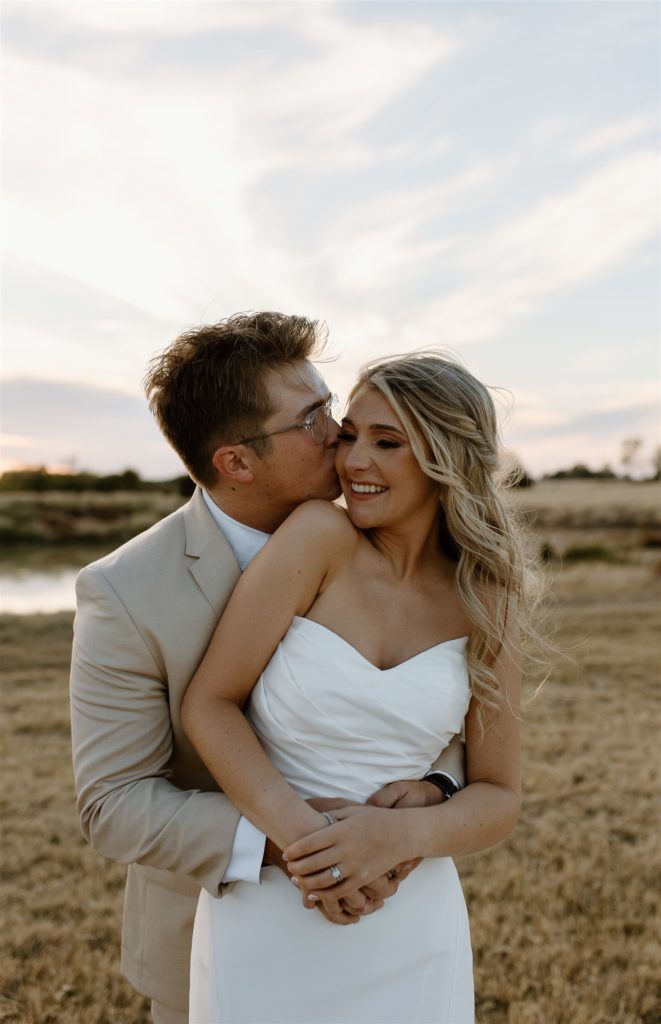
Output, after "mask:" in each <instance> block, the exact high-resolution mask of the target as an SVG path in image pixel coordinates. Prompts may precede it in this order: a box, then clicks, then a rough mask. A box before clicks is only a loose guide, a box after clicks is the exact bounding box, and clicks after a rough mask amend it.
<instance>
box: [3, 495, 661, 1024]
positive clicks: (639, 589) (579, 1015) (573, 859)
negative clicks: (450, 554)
mask: <svg viewBox="0 0 661 1024" xmlns="http://www.w3.org/2000/svg"><path fill="white" fill-rule="evenodd" d="M522 494H524V496H525V497H526V499H527V497H528V495H530V497H531V498H532V495H533V494H534V489H533V491H532V492H522ZM657 496H658V490H657ZM650 515H651V516H652V518H651V519H650V520H647V521H646V522H645V524H642V523H641V522H637V524H636V525H635V526H630V527H625V526H623V525H621V524H620V525H617V526H615V525H611V526H610V527H608V528H607V527H605V526H597V525H596V524H595V525H594V529H595V530H597V531H599V530H608V534H607V535H606V534H599V536H602V539H604V537H605V541H606V543H605V548H607V550H609V551H612V552H613V553H614V555H615V556H616V557H615V558H614V559H610V558H600V557H599V556H598V555H597V556H596V557H595V558H592V557H590V558H581V559H576V560H572V559H569V560H566V561H565V563H564V567H563V568H562V570H561V571H560V568H559V565H560V563H559V562H556V561H552V562H551V563H550V565H549V567H548V569H547V570H546V571H547V572H548V573H549V574H550V576H551V577H552V579H553V591H554V594H555V598H556V604H555V608H554V610H553V612H552V618H553V620H554V622H555V625H556V627H557V636H556V643H557V645H558V648H559V653H558V654H557V655H556V656H554V659H553V666H552V674H551V678H550V680H549V681H548V682H547V684H546V686H545V688H544V689H543V691H542V693H541V694H540V695H539V696H538V697H537V699H536V700H535V701H534V702H533V703H531V704H530V705H529V706H528V707H527V709H526V712H525V719H526V724H525V728H524V766H525V767H524V778H525V788H526V799H525V807H524V811H523V815H522V819H521V822H520V824H519V826H518V828H517V829H516V831H515V833H514V834H513V836H512V837H511V838H510V839H509V840H508V841H507V843H505V844H504V845H502V846H501V847H498V848H497V849H495V850H492V851H487V852H485V853H482V854H479V855H476V856H473V857H470V858H465V859H463V860H462V861H461V862H460V864H459V869H460V873H461V876H462V880H463V883H464V888H465V892H466V896H467V899H468V903H469V909H470V916H471V923H472V932H473V945H474V951H475V973H476V990H477V1019H478V1021H479V1022H480V1024H611V1022H613V1024H634V1022H636V1024H654V1022H658V1021H661V993H660V991H659V986H658V982H657V980H655V979H656V978H658V961H659V944H658V931H657V926H656V921H657V920H658V903H659V896H658V892H657V889H656V887H655V880H656V879H657V878H658V867H659V864H658V861H659V855H658V850H657V846H658V843H657V837H656V827H657V825H658V818H657V816H656V815H655V807H654V800H655V799H657V800H658V779H657V775H658V768H659V757H658V752H657V746H658V739H657V736H658V717H659V716H658V711H657V708H658V698H657V696H656V690H657V689H658V681H659V667H660V664H659V654H660V648H659V618H660V617H659V607H660V601H661V572H660V571H659V559H660V555H659V552H658V550H657V549H656V548H655V546H654V545H653V544H652V545H650V544H647V542H646V539H645V538H646V536H647V534H646V533H645V531H646V530H648V529H649V528H650V524H651V525H653V524H654V519H653V515H652V513H650ZM550 528H551V527H550V526H546V525H542V527H541V530H542V533H540V534H539V536H538V539H539V538H542V537H543V531H544V530H546V529H550ZM557 528H558V529H563V528H564V527H563V524H562V523H561V524H560V526H558V527H557ZM571 529H572V530H574V529H576V530H578V529H581V531H582V538H583V545H584V547H590V546H592V547H593V548H594V547H597V548H598V547H599V545H596V544H595V543H593V541H594V537H593V536H592V530H591V529H588V528H587V527H586V526H583V527H582V528H579V527H577V526H576V527H572V528H571ZM622 531H629V532H628V533H627V534H626V536H627V538H628V539H627V542H626V543H625V544H624V545H623V546H621V537H622ZM632 531H633V532H632ZM641 531H642V532H641ZM618 538H620V540H618ZM71 618H72V617H71V615H69V614H59V615H50V616H31V617H24V618H18V617H11V616H5V617H3V618H2V619H0V640H1V642H2V649H3V664H4V667H5V685H4V687H3V698H2V699H3V708H2V721H3V731H4V736H3V781H4V786H3V789H2V794H1V803H0V812H1V813H2V818H3V822H4V829H3V872H2V880H1V891H2V897H3V904H4V906H5V907H6V912H5V924H4V928H3V954H2V961H1V964H0V1021H5V1022H25V1024H146V1022H147V1020H148V1014H147V1006H146V1003H145V1001H144V1000H143V999H141V998H140V997H139V996H137V995H136V994H135V993H134V992H133V991H132V990H131V989H130V987H129V986H128V985H127V984H126V983H125V982H124V981H123V979H122V978H121V977H120V975H119V970H118V945H119V922H120V915H121V901H122V888H123V878H124V869H123V868H121V867H119V866H118V865H115V864H111V863H108V862H106V861H103V860H102V858H100V857H99V856H98V855H97V854H95V853H94V852H92V851H91V850H89V849H88V848H87V847H86V846H85V844H84V842H83V840H82V838H81V836H80V833H79V829H78V823H77V820H76V816H75V812H74V808H73V800H74V798H73V787H72V779H71V769H70V761H69V728H68V695H67V676H68V657H69V645H70V630H71ZM531 685H532V684H531ZM657 807H658V802H657ZM336 981H337V979H336Z"/></svg>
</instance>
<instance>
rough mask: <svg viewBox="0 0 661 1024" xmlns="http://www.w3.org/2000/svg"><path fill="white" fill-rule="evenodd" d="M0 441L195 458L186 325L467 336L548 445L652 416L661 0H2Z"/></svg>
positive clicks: (470, 355) (421, 339)
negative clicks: (174, 438) (302, 317)
mask: <svg viewBox="0 0 661 1024" xmlns="http://www.w3.org/2000/svg"><path fill="white" fill-rule="evenodd" d="M3 12H4V16H3V50H4V60H3V79H4V97H5V99H4V106H5V114H4V126H3V134H4V140H3V150H4V182H3V190H4V200H3V217H4V239H5V257H4V284H3V309H2V317H3V339H4V340H3V361H2V374H3V380H2V392H3V395H2V397H3V409H4V411H3V420H2V429H3V433H4V445H3V456H4V460H5V461H4V466H5V467H8V466H10V465H12V464H16V463H31V464H49V465H52V466H54V465H58V464H62V463H66V464H69V465H71V466H75V467H78V468H89V469H93V470H97V471H102V472H105V471H107V472H110V471H114V470H120V469H123V468H126V467H128V466H131V467H134V468H136V469H137V470H139V471H140V472H141V473H142V474H143V475H145V476H147V477H159V476H167V475H173V474H175V473H177V472H179V463H178V461H177V459H176V457H175V456H174V455H173V454H172V453H170V452H169V450H168V449H167V447H166V445H165V443H164V442H163V441H162V440H161V439H160V436H159V435H158V432H157V431H156V428H155V427H154V426H153V424H152V423H151V420H150V417H149V413H148V411H147V410H146V408H145V403H144V399H143V397H142V393H141V379H142V377H143V374H144V369H145V365H146V363H147V361H148V360H149V358H150V356H151V355H153V354H154V353H155V352H157V351H158V350H160V349H162V348H163V347H164V346H165V345H166V344H167V343H168V341H169V340H171V339H172V338H173V337H175V336H176V335H177V334H178V333H179V332H180V331H182V330H184V329H187V328H189V327H191V326H192V325H195V324H200V323H204V322H210V321H213V320H217V319H220V318H221V317H223V316H225V315H227V314H229V313H231V312H235V311H237V310H245V309H265V308H269V309H280V310H284V311H286V312H297V313H305V314H307V315H309V316H312V317H319V318H322V319H324V320H326V322H327V323H328V326H329V330H330V336H331V339H332V343H333V352H334V355H335V356H336V359H335V361H334V362H332V363H330V364H329V365H328V366H327V367H326V368H325V373H326V377H327V379H328V381H329V383H330V385H331V386H332V387H333V388H334V389H335V390H337V391H338V392H339V393H340V395H341V396H342V395H346V393H347V390H348V387H349V385H350V383H351V380H352V377H353V374H354V373H355V370H356V368H357V367H358V366H359V365H360V364H361V363H363V362H364V361H366V360H367V359H370V358H373V357H374V356H378V355H382V354H386V353H391V352H401V351H404V350H409V349H413V348H417V347H421V346H440V347H443V348H445V349H450V350H451V351H453V352H454V353H456V354H458V355H459V356H460V357H461V358H462V359H463V361H464V362H465V363H466V364H467V365H468V366H469V368H470V369H471V370H473V372H475V373H476V374H477V375H478V376H480V377H481V378H482V379H483V380H484V381H485V382H487V383H489V384H491V385H494V386H498V387H502V388H506V389H508V390H509V392H510V393H511V397H507V396H505V397H501V398H500V399H499V401H500V402H501V406H502V408H503V416H504V433H505V440H506V443H507V445H508V446H509V447H510V448H511V449H513V450H514V451H516V452H517V453H518V454H519V456H520V458H521V459H522V460H523V462H524V464H525V465H526V466H527V467H528V468H529V470H531V471H533V472H535V473H540V472H543V471H548V470H553V469H556V468H558V467H561V466H567V465H571V464H573V463H575V462H577V461H585V462H588V463H589V464H591V465H594V466H598V465H601V464H603V463H604V462H606V461H610V462H611V463H613V464H614V465H617V461H618V458H619V454H620V447H621V441H622V439H624V438H627V437H634V436H639V437H641V438H643V439H644V441H645V445H646V450H647V451H648V452H651V450H652V447H653V445H654V444H655V443H657V441H658V433H657V431H658V427H657V423H658V413H657V412H656V409H657V408H658V397H659V395H658V389H659V385H658V380H659V357H658V332H659V298H658V288H659V285H658V280H659V243H658V224H659V193H658V184H657V159H658V123H659V101H658V57H657V53H658V45H659V7H658V6H657V4H656V3H648V2H643V3H638V2H635V0H626V2H608V3H602V2H561V0H553V2H548V3H547V2H533V0H528V2H519V3H508V2H494V0H490V2H481V3H474V2H471V0H463V2H462V0H458V2H441V0H436V2H423V3H419V2H416V0H404V2H398V0H394V2H379V0H372V2H367V3H364V2H361V0H352V2H349V3H326V2H316V0H299V2H295V3H289V2H279V0H269V2H261V0H242V2H232V0H228V2H215V0H207V2H203V3H196V2H186V3H179V2H169V0H168V2H148V3H143V2H142V0H130V2H126V3H125V2H123V0H114V2H86V3H64V2H48V3H40V2H5V3H4V4H3Z"/></svg>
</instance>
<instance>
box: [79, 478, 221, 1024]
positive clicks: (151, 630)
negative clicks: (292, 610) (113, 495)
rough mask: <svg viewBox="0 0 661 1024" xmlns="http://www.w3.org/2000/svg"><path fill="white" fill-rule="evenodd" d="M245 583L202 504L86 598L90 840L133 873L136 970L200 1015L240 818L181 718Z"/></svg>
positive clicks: (147, 990)
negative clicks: (198, 918) (216, 913)
mask: <svg viewBox="0 0 661 1024" xmlns="http://www.w3.org/2000/svg"><path fill="white" fill-rule="evenodd" d="M239 575H240V570H239V566H238V564H237V562H236V559H235V557H234V554H233V552H232V549H231V548H230V546H229V544H228V543H227V541H226V540H225V537H224V536H223V534H222V532H221V531H220V530H219V529H218V526H217V525H216V523H215V522H214V520H213V518H212V516H211V515H210V513H209V510H208V509H207V507H206V505H205V503H204V499H203V497H202V494H201V492H200V491H199V490H198V491H197V492H196V493H195V495H194V496H193V498H192V499H191V501H190V502H189V503H188V504H187V505H185V506H184V507H183V508H182V509H179V510H178V511H176V512H174V513H173V514H172V515H170V516H168V517H167V518H166V519H164V520H163V521H162V522H160V523H158V524H157V525H156V526H154V527H153V528H152V529H151V530H148V531H147V532H146V533H144V534H141V535H140V536H139V537H136V538H135V539H134V540H132V541H129V543H128V544H125V545H124V546H123V547H121V548H119V550H117V551H115V552H114V553H113V554H111V555H108V556H107V557H106V558H102V559H101V560H100V561H98V562H95V563H93V564H92V565H90V566H88V567H87V568H86V569H84V570H83V571H82V572H81V574H80V576H79V577H78V581H77V584H76V594H77V600H78V611H77V614H76V619H75V624H74V647H73V659H72V668H71V712H72V741H73V756H74V774H75V781H76V792H77V794H78V811H79V814H80V820H81V824H82V828H83V832H84V834H85V837H86V839H87V840H88V842H90V843H91V845H92V846H93V847H94V848H95V849H96V850H99V851H100V852H101V853H102V854H103V855H104V856H106V857H109V858H111V859H113V860H117V861H120V862H122V863H125V864H129V865H130V866H129V870H128V879H127V886H126V897H125V903H124V926H123V935H122V970H123V972H124V974H125V975H126V977H127V978H128V979H129V981H130V982H131V983H132V984H133V985H134V986H135V988H137V989H138V991H140V992H142V993H144V994H145V995H147V996H149V997H151V998H155V999H158V1000H159V1001H160V1002H163V1003H165V1004H166V1005H168V1006H173V1007H177V1008H180V1009H182V1010H183V1009H186V1007H187V1005H188V961H189V957H190V942H191V934H192V926H193V916H194V913H195V907H196V902H197V896H198V893H199V891H200V887H202V886H203V887H204V888H205V889H208V890H209V892H211V893H212V894H213V895H219V892H220V881H221V879H222V877H223V874H224V872H225V869H226V866H227V863H228V861H229V858H230V855H231V851H232V842H233V839H234V833H235V831H236V826H237V823H238V820H239V812H238V811H237V810H236V808H235V807H234V806H233V805H232V804H231V803H230V802H229V801H228V800H227V798H226V797H225V796H223V795H222V794H221V793H219V792H218V787H217V786H216V784H215V782H214V780H213V779H212V777H211V776H210V775H209V773H208V771H207V770H206V768H205V767H204V765H203V764H202V762H201V761H200V759H199V757H198V756H197V754H196V753H195V751H194V750H193V748H192V747H191V745H190V743H189V742H188V740H187V739H186V737H185V735H184V733H183V731H182V728H181V721H180V707H181V701H182V699H183V695H184V692H185V690H186V686H187V685H188V683H189V682H190V679H191V677H192V675H193V673H194V671H195V669H196V668H197V665H198V662H199V661H200V658H201V657H202V654H203V653H204V651H205V649H206V646H207V644H208V642H209V639H210V637H211V634H212V632H213V629H214V627H215V625H216V623H217V621H218V618H219V616H220V614H221V612H222V610H223V608H224V607H225V604H226V602H227V600H228V599H229V596H230V594H231V593H232V590H233V588H234V586H235V584H236V581H237V580H238V578H239Z"/></svg>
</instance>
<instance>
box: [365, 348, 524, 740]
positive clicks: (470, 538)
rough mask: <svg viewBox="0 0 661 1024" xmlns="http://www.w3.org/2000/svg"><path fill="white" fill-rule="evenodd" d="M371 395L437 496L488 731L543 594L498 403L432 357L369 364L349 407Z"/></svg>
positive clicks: (450, 364) (453, 366) (474, 687)
mask: <svg viewBox="0 0 661 1024" xmlns="http://www.w3.org/2000/svg"><path fill="white" fill-rule="evenodd" d="M366 386H367V387H373V388H376V389H378V390H379V391H380V392H381V393H382V394H383V395H384V397H385V398H386V399H387V400H388V402H389V403H390V405H391V406H392V408H393V409H394V411H395V412H396V413H397V415H398V417H399V419H400V420H401V422H402V424H403V426H404V429H405V431H406V433H407V435H408V438H409V441H410V443H411V449H412V451H413V454H414V455H415V458H416V459H417V461H418V463H419V464H420V467H421V468H422V470H423V472H425V473H426V474H427V476H429V477H431V479H432V480H435V481H436V482H437V483H438V484H439V486H440V495H439V498H440V510H439V519H440V527H441V537H440V540H441V544H442V546H443V548H444V550H445V551H446V552H447V553H448V554H449V555H450V557H452V558H453V560H454V561H455V562H456V566H457V568H456V585H457V590H458V593H459V598H460V600H461V602H462V604H463V606H464V608H465V610H466V612H467V614H468V616H469V618H470V620H471V622H472V623H473V632H472V634H471V637H470V639H469V641H468V645H467V648H466V658H467V662H468V671H469V677H470V684H471V691H472V693H473V696H474V697H475V699H476V701H477V702H478V721H479V723H480V727H481V728H482V730H483V731H484V723H485V720H486V715H487V712H488V709H496V708H497V707H498V706H499V703H500V700H501V697H502V695H501V694H500V690H499V685H498V679H497V676H496V672H495V665H496V660H497V658H498V657H499V655H500V654H501V653H502V652H504V653H505V654H506V655H507V656H509V657H512V658H518V645H519V638H521V639H522V640H523V639H525V638H526V637H528V638H530V637H532V638H533V639H538V634H537V631H536V630H535V628H534V626H533V625H532V622H531V612H532V608H533V605H535V604H536V603H537V599H538V597H539V588H538V587H537V586H536V582H535V579H534V576H535V575H536V574H533V573H531V568H530V567H529V566H528V564H527V560H526V557H525V554H524V545H523V540H522V533H521V530H520V528H519V526H518V524H517V523H516V521H515V519H514V516H513V514H512V512H511V511H510V510H509V509H508V508H507V506H506V504H505V503H504V501H503V497H502V489H503V488H502V484H500V483H499V481H498V475H499V470H500V468H501V467H500V452H501V447H500V443H499V433H498V421H497V416H496V409H495V406H494V402H493V399H492V397H491V395H490V394H489V391H488V390H487V388H486V387H485V386H484V385H483V384H481V383H480V381H478V380H477V379H476V378H475V377H474V376H473V375H472V374H471V373H469V372H468V370H466V369H465V367H463V366H461V365H460V364H459V363H457V362H455V361H454V360H452V359H449V358H447V357H446V356H445V355H443V354H441V353H438V352H435V351H425V352H416V353H413V354H410V355H406V356H395V357H392V358H389V359H386V360H379V361H377V362H373V363H369V364H368V365H367V366H365V367H363V369H362V370H361V371H360V375H359V378H358V381H357V383H356V385H355V386H354V388H353V390H352V393H351V397H353V395H354V394H355V393H356V392H357V391H358V390H359V389H360V388H363V387H366Z"/></svg>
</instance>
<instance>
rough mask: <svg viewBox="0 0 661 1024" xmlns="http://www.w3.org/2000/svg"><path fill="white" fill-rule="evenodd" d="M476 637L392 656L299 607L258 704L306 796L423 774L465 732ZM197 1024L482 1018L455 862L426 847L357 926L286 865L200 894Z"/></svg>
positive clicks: (349, 794)
mask: <svg viewBox="0 0 661 1024" xmlns="http://www.w3.org/2000/svg"><path fill="white" fill-rule="evenodd" d="M465 645H466V639H465V638H460V639H457V640H448V641H447V642H446V643H443V644H438V645H436V646H435V647H432V648H430V649H429V650H427V651H423V652H422V653H420V654H417V655H416V656H415V657H413V658H410V659H409V660H407V661H405V662H403V663H402V664H401V665H397V666H395V667H394V668H390V669H385V670H381V669H378V668H376V667H375V666H374V665H372V664H371V663H370V662H369V661H367V660H366V659H365V658H364V657H363V656H362V655H361V654H360V653H359V652H358V651H357V650H356V649H355V648H354V647H352V646H351V645H350V644H349V643H347V642H346V641H345V640H343V639H342V638H341V637H339V636H338V635H337V634H335V633H333V632H331V631H330V630H329V629H327V628H326V627H325V626H322V625H320V624H319V623H316V622H314V621H312V620H311V619H302V618H298V617H297V618H296V619H294V622H293V623H292V626H291V627H290V629H289V631H288V632H287V634H286V636H285V637H284V639H283V640H282V642H281V643H280V645H279V647H278V649H277V650H276V652H275V654H274V655H273V658H272V659H271V661H270V662H269V664H268V665H267V667H266V669H265V671H264V673H263V675H262V676H261V678H260V680H259V682H258V684H257V686H256V687H255V689H254V691H253V693H252V696H251V699H250V704H249V717H250V720H251V722H252V724H253V727H254V729H255V731H256V733H257V735H258V736H259V738H260V741H261V743H262V744H263V746H264V748H265V749H266V751H267V753H268V755H269V757H270V758H271V760H272V761H273V763H274V764H275V765H276V766H277V768H278V769H279V770H280V771H281V772H282V774H283V775H284V776H285V778H286V779H287V780H288V781H289V782H290V783H291V785H292V786H293V787H294V788H295V789H296V790H297V792H298V793H300V795H301V796H302V797H306V798H307V797H310V796H342V797H346V798H347V800H355V801H360V802H363V801H364V800H365V799H366V798H367V797H368V796H369V795H370V794H371V793H373V792H374V791H375V790H377V789H379V788H380V787H381V786H383V785H384V784H385V783H387V782H393V781H395V780H397V779H419V778H421V777H422V776H423V775H424V773H425V771H427V770H428V769H429V766H430V764H431V763H432V762H433V761H434V760H435V759H436V757H437V756H438V754H439V753H440V751H441V750H442V749H443V747H445V746H446V745H447V744H448V743H449V742H450V740H451V738H452V737H453V736H454V735H455V734H456V733H458V732H459V731H460V730H461V727H462V723H463V720H464V716H465V714H466V711H467V709H468V701H469V696H470V694H469V687H468V674H467V669H466V660H465V656H464V650H465ZM190 1021H191V1024H243V1022H250V1024H321V1022H329V1024H330V1022H332V1024H340V1022H343V1024H358V1022H360V1024H363V1022H373V1024H432V1022H433V1024H440V1022H444V1024H464V1022H470V1021H473V976H472V956H471V946H470V934H469V928H468V918H467V914H466V905H465V902H464V897H463V893H462V891H461V886H460V884H459V879H458V877H457V872H456V870H455V867H454V864H453V862H452V860H450V859H449V858H443V859H440V858H439V859H434V860H426V861H423V863H422V864H421V865H420V867H418V868H417V869H416V870H415V871H413V872H412V873H411V875H410V876H409V877H408V878H407V879H406V880H405V881H404V882H402V884H401V886H400V888H399V890H398V892H397V894H396V895H395V896H393V897H391V898H390V899H388V900H386V903H385V906H384V907H383V908H382V909H381V910H379V911H377V912H376V913H374V914H371V915H370V916H368V917H365V918H362V919H361V920H360V922H359V923H358V924H354V925H349V926H348V927H341V926H338V925H333V924H330V923H329V922H328V921H326V920H325V918H324V917H323V916H322V915H321V913H320V912H319V911H318V910H306V909H305V908H304V907H303V906H302V904H301V896H300V892H299V891H298V890H297V889H296V888H295V886H293V885H292V884H291V882H289V881H288V879H287V878H286V877H285V875H284V874H283V873H282V871H280V869H279V868H276V867H269V868H264V869H262V884H261V885H255V884H251V883H248V882H239V883H237V884H236V885H235V886H234V887H233V888H232V890H231V891H230V892H228V893H227V895H225V896H223V898H222V899H213V898H212V897H211V896H209V894H208V893H206V892H204V891H203V892H202V894H201V896H200V900H199V904H198V909H197V915H196V919H195V930H194V935H193V950H192V958H191V1000H190Z"/></svg>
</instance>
